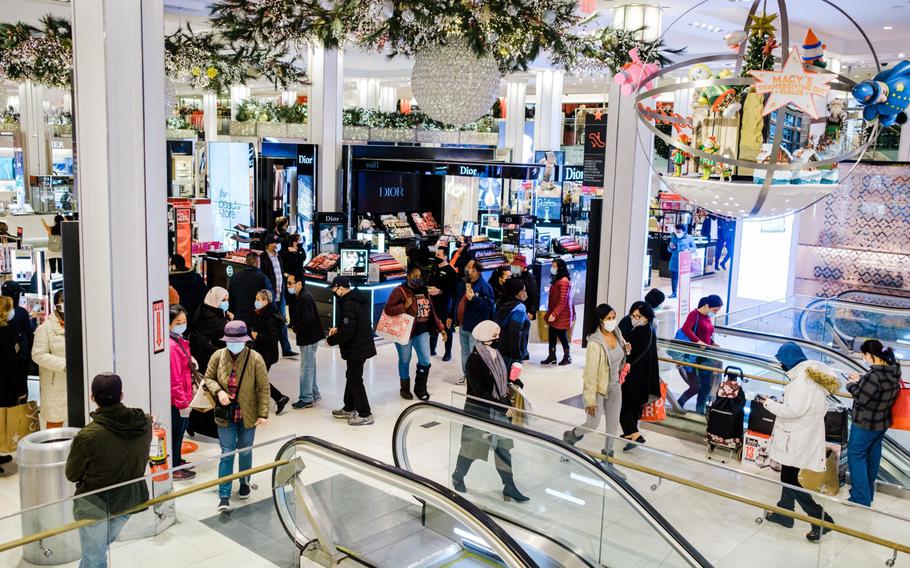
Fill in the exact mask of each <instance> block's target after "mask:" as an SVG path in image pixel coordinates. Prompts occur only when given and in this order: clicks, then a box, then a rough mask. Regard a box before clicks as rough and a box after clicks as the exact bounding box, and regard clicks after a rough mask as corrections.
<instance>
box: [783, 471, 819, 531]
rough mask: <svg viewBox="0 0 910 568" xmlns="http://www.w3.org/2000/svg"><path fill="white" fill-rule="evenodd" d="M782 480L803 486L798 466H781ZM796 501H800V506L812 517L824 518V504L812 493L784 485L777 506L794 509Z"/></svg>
mask: <svg viewBox="0 0 910 568" xmlns="http://www.w3.org/2000/svg"><path fill="white" fill-rule="evenodd" d="M780 480H781V483H787V484H789V485H793V486H795V487H802V485H800V484H799V468H798V467H793V466H789V465H785V466H781V470H780ZM795 503H799V506H800V507H802V509H803V511H805V512H806V514H807V515H809V516H810V517H815V518H816V519H820V518H822V506H821V505H819V504H818V503H816V502H815V499H813V498H812V496H811V495H809V494H808V493H805V492H803V491H797V490H796V489H792V488H790V487H784V488H783V490H782V491H781V493H780V501H778V502H777V506H778V507H780V508H781V509H787V510H788V511H793V510H794V508H795Z"/></svg>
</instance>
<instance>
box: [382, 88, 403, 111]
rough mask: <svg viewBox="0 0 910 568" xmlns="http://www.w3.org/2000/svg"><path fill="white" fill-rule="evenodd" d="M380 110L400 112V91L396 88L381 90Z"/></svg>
mask: <svg viewBox="0 0 910 568" xmlns="http://www.w3.org/2000/svg"><path fill="white" fill-rule="evenodd" d="M379 110H381V111H382V112H395V111H396V110H398V89H397V88H395V87H380V88H379Z"/></svg>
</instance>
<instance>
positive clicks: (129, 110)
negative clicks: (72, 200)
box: [71, 0, 170, 431]
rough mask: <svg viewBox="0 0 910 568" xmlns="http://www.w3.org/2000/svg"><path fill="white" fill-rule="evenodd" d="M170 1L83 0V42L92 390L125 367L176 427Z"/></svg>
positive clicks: (83, 231) (84, 240)
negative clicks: (157, 313) (158, 307)
mask: <svg viewBox="0 0 910 568" xmlns="http://www.w3.org/2000/svg"><path fill="white" fill-rule="evenodd" d="M162 2H163V0H117V2H110V1H105V0H73V48H74V59H75V90H76V97H75V114H76V122H77V125H79V126H80V127H78V129H77V132H76V136H77V144H78V159H79V170H78V178H77V183H78V184H79V194H80V198H81V199H80V204H79V205H80V206H79V209H80V211H79V214H80V223H79V231H80V249H81V274H82V276H81V278H82V290H83V296H82V313H83V330H82V332H83V357H84V369H85V392H90V389H89V386H90V383H91V379H92V377H94V376H95V375H96V374H98V373H101V372H104V371H114V372H116V373H118V374H119V375H120V377H121V378H122V379H123V383H124V402H125V403H126V404H127V405H129V406H135V407H140V408H143V409H145V410H146V411H149V412H151V414H152V415H153V416H155V417H156V419H157V420H158V421H159V422H161V423H162V424H164V425H165V427H166V428H167V429H168V431H170V387H169V385H170V382H169V379H168V377H169V374H170V367H169V356H168V346H167V343H168V342H167V300H168V289H167V284H168V283H167V270H166V269H165V267H166V266H167V250H166V246H165V243H166V242H167V216H166V211H167V209H166V207H165V202H166V197H167V195H166V183H165V168H164V166H163V164H164V163H165V135H164V127H165V125H164V10H163V4H162ZM157 302H162V303H163V305H164V314H163V315H164V321H163V322H162V323H163V325H164V329H163V331H164V340H163V341H158V344H157V346H156V342H155V332H156V330H157V329H158V328H157V327H156V322H155V321H154V313H153V306H154V305H155V304H156V303H157ZM156 347H158V348H160V351H159V349H158V348H156ZM156 351H157V352H156ZM79 403H83V404H85V405H86V410H88V401H71V404H79Z"/></svg>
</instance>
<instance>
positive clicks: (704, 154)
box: [634, 0, 910, 219]
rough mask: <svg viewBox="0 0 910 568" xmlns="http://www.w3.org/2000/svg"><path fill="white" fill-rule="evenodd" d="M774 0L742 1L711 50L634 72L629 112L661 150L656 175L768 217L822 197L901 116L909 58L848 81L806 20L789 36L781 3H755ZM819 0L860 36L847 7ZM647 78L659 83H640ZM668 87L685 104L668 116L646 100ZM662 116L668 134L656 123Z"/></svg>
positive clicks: (713, 201) (728, 208)
mask: <svg viewBox="0 0 910 568" xmlns="http://www.w3.org/2000/svg"><path fill="white" fill-rule="evenodd" d="M774 4H775V2H771V1H768V2H764V3H763V2H760V1H759V0H753V2H751V9H750V10H749V13H748V17H747V18H746V19H745V23H744V25H743V28H742V30H741V31H740V30H737V31H735V32H730V33H728V34H726V35H725V36H724V38H723V43H719V45H718V53H717V54H713V55H705V56H699V57H695V58H692V59H689V60H685V61H677V62H675V63H673V64H670V65H667V66H664V67H662V68H661V69H659V70H658V71H656V72H654V73H653V74H651V75H649V76H647V77H643V78H639V79H640V81H639V82H640V83H641V88H639V89H637V90H636V91H635V95H634V96H635V97H636V98H635V101H636V109H637V113H638V117H639V119H640V120H641V121H642V122H643V123H644V124H645V125H646V126H647V128H648V129H650V130H651V131H652V132H653V133H654V135H655V136H656V137H658V138H660V139H661V140H663V141H664V142H665V143H667V145H669V146H670V148H671V152H670V156H671V161H672V165H673V171H672V173H670V172H667V173H663V172H658V173H659V175H660V177H661V179H662V181H663V183H664V185H665V186H666V187H667V188H668V189H669V191H671V192H673V193H677V194H679V195H681V196H682V197H684V198H685V199H687V200H689V201H691V202H693V203H694V204H695V205H698V206H700V207H703V208H705V209H707V210H709V211H712V212H714V213H716V214H719V215H723V216H727V217H737V218H747V219H770V218H776V217H781V216H784V215H787V214H790V213H794V212H797V211H800V210H802V209H805V208H806V207H808V206H810V205H812V204H813V203H815V202H816V201H818V200H820V199H822V198H824V197H825V196H827V195H828V194H830V193H831V191H832V190H833V189H834V188H835V187H836V184H837V183H838V181H839V180H838V175H839V174H840V175H841V176H845V175H849V172H850V171H852V168H853V166H855V164H856V163H857V162H858V161H859V160H860V159H861V158H862V156H863V154H864V153H865V151H866V150H867V149H868V148H869V146H870V145H871V144H872V143H873V142H874V141H875V140H876V138H877V137H878V132H879V129H880V128H881V127H887V126H890V125H891V124H894V123H901V121H902V120H905V119H906V114H904V110H905V109H906V107H907V106H908V104H910V60H906V61H902V62H900V63H898V64H897V65H895V66H894V67H892V68H889V69H888V70H887V71H882V72H879V73H878V75H876V76H875V77H874V78H873V79H872V80H870V81H864V82H862V83H859V84H857V83H856V82H855V81H854V80H852V79H851V78H850V77H848V76H845V75H842V74H839V73H836V72H833V71H832V70H830V69H829V65H828V64H827V62H826V61H825V48H826V46H825V44H824V43H823V42H822V41H821V40H820V39H819V38H818V37H817V36H816V34H815V32H813V31H812V30H808V31H807V32H806V34H805V36H804V38H802V41H798V40H797V41H791V37H790V33H789V22H788V21H787V17H786V14H787V10H786V3H785V2H784V0H777V2H776V4H777V8H778V10H777V12H778V13H770V12H769V11H766V10H765V9H764V8H766V7H767V8H770V7H771V6H773V5H774ZM748 5H749V4H747V6H748ZM825 5H828V6H831V7H834V9H835V10H836V11H837V12H839V13H840V14H842V15H844V16H845V18H846V21H847V22H848V23H849V24H850V25H851V26H853V27H854V29H856V30H857V31H858V34H857V35H858V36H861V37H863V38H865V37H866V36H865V34H864V33H863V32H862V30H861V29H860V28H859V26H858V24H856V22H855V21H854V20H853V19H852V18H850V17H849V16H847V14H846V12H844V11H843V10H841V9H840V8H838V7H836V6H834V5H833V4H832V3H831V2H827V1H826V2H825ZM778 27H779V28H780V29H779V34H780V36H779V39H778ZM866 43H867V46H868V49H869V51H870V53H871V54H872V59H873V60H874V61H875V62H876V65H878V58H877V56H876V54H875V50H874V49H873V47H872V45H871V44H869V43H868V41H867V42H866ZM725 47H726V48H729V50H727V51H724V48H725ZM730 50H733V51H734V52H733V53H731V51H730ZM673 78H675V82H674V81H673ZM651 81H654V82H655V84H657V85H658V86H656V87H653V88H648V86H647V83H648V82H651ZM685 92H688V93H689V95H685ZM851 93H852V97H851ZM668 94H669V95H673V96H675V95H679V96H676V97H675V98H676V100H677V101H688V100H691V101H692V103H691V108H680V107H679V106H677V107H676V108H674V109H673V110H674V112H673V114H672V116H670V115H666V114H664V115H661V114H660V113H658V112H656V111H655V110H654V109H653V108H651V106H649V105H653V104H654V103H653V102H652V101H653V98H654V97H656V96H658V95H663V96H667V95H668ZM661 123H663V124H667V123H669V124H672V125H673V128H674V130H675V132H673V131H671V132H670V134H667V133H666V129H664V130H661V129H658V128H657V126H658V125H659V124H661ZM689 164H691V165H692V167H691V168H689V167H686V168H685V171H684V168H683V166H688V165H689ZM839 164H840V166H838V165H839ZM845 164H846V165H847V167H844V165H845Z"/></svg>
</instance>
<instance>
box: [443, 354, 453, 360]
mask: <svg viewBox="0 0 910 568" xmlns="http://www.w3.org/2000/svg"><path fill="white" fill-rule="evenodd" d="M442 360H443V361H451V360H452V354H451V353H446V354H445V355H443V356H442Z"/></svg>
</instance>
